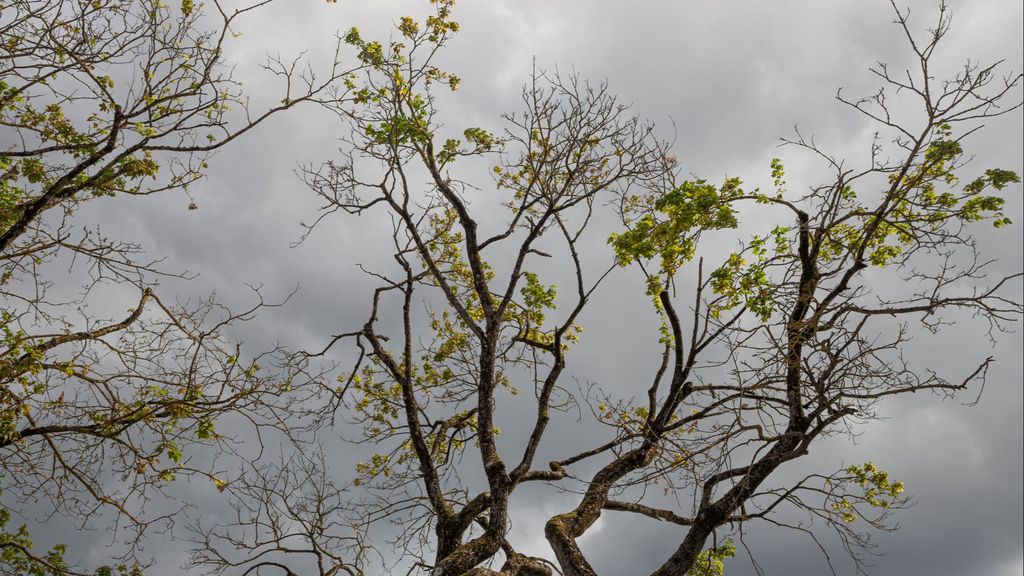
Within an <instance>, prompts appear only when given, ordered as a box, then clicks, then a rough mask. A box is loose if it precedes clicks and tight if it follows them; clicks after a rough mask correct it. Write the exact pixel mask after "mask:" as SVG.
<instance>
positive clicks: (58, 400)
mask: <svg viewBox="0 0 1024 576" xmlns="http://www.w3.org/2000/svg"><path fill="white" fill-rule="evenodd" d="M268 3H269V0H262V1H258V2H254V3H251V4H247V5H239V6H237V7H232V6H229V5H227V3H222V2H218V1H216V0H215V1H214V2H212V3H209V7H210V8H211V10H210V11H208V12H207V13H206V14H204V13H203V10H202V9H201V5H199V4H197V3H195V2H192V0H182V2H180V4H178V5H175V6H168V5H167V4H165V3H162V2H160V1H158V0H118V1H114V0H97V1H88V2H86V1H71V2H69V1H65V0H11V1H5V2H4V3H3V15H2V17H0V38H2V42H0V126H2V130H3V131H2V133H0V134H2V136H0V300H2V305H0V306H2V309H0V315H2V316H3V343H2V349H0V477H2V480H3V483H2V490H3V497H4V503H5V504H4V508H2V509H0V527H2V526H3V525H6V524H7V523H8V521H9V519H10V518H11V513H10V510H18V509H19V508H20V507H21V505H22V504H23V503H25V502H27V501H28V500H30V499H31V500H40V499H42V500H49V501H51V502H52V503H53V504H52V505H53V511H54V512H56V513H58V514H62V515H65V516H66V517H68V518H70V519H72V520H73V521H74V522H75V523H76V524H80V525H88V524H89V522H90V521H91V519H92V517H93V516H94V515H96V516H99V517H100V518H101V520H99V522H101V523H102V525H106V526H111V525H112V526H114V527H116V528H118V529H120V530H122V531H123V532H125V533H126V540H127V541H128V542H130V543H132V542H134V541H135V540H136V539H137V537H139V536H140V535H141V534H142V533H143V531H144V530H146V529H147V527H148V526H150V525H151V524H154V523H164V522H165V521H167V520H168V516H165V515H164V514H158V515H152V516H145V515H143V514H141V513H140V503H142V502H144V501H146V500H147V499H148V498H150V497H151V496H152V495H153V494H154V491H160V490H162V489H163V486H164V485H166V484H167V483H168V482H170V481H171V480H173V479H174V478H175V477H182V476H188V477H191V476H200V477H206V478H208V480H209V481H211V482H213V483H214V484H215V485H216V487H217V488H218V489H220V490H223V489H224V487H225V486H226V480H225V479H224V478H222V477H219V476H218V475H217V468H215V467H213V466H212V464H208V463H207V461H208V458H206V459H204V458H193V457H192V454H190V451H193V448H194V449H195V450H196V451H198V450H200V449H199V447H200V446H202V445H210V446H211V447H214V448H216V449H218V450H221V451H231V450H235V449H237V443H236V439H233V438H227V437H222V436H220V435H219V434H218V433H217V432H216V427H215V422H216V420H217V419H218V418H221V417H225V415H227V416H232V415H233V416H234V417H237V418H243V419H247V420H248V421H249V422H250V423H251V425H252V426H253V427H254V428H255V432H254V433H255V434H257V435H258V434H260V433H261V432H260V431H261V430H262V429H264V428H279V429H280V428H284V426H283V425H282V421H283V414H284V413H285V411H287V410H288V409H289V406H291V405H292V402H293V401H297V400H298V398H299V397H297V396H289V395H287V394H286V392H288V391H290V390H291V389H292V384H291V381H290V379H289V374H290V372H289V370H288V369H283V370H281V371H275V370H267V369H266V368H262V369H261V367H260V363H261V362H262V363H264V364H267V363H269V362H271V361H272V358H274V352H273V351H271V352H267V353H262V354H261V353H253V352H248V351H244V350H243V349H242V348H241V346H240V344H238V343H235V342H232V341H231V339H230V338H229V327H230V326H231V325H234V324H238V323H240V322H244V321H245V320H247V319H249V318H250V317H252V315H253V314H254V313H255V312H256V311H257V310H258V309H259V308H261V307H264V306H265V305H266V304H265V303H264V302H263V299H262V297H259V294H258V292H257V293H256V300H257V302H256V304H255V305H254V306H252V307H251V308H249V309H247V310H244V311H241V312H232V311H230V310H229V309H227V308H225V307H224V306H222V305H220V304H218V303H217V302H215V301H214V300H212V299H210V300H206V301H199V302H186V303H183V304H182V303H177V304H174V303H172V301H171V300H167V301H165V300H164V299H162V298H161V297H160V296H159V295H158V292H159V289H158V283H159V280H160V278H161V277H168V276H177V277H187V274H183V273H172V272H168V271H166V270H163V269H162V268H161V266H160V265H159V260H147V259H146V258H145V256H144V254H143V252H142V248H141V246H139V245H138V244H137V243H135V242H132V241H123V240H115V239H110V238H108V237H106V236H105V235H104V234H103V233H101V232H100V231H98V230H90V229H82V230H78V229H77V226H76V225H75V219H74V214H75V212H76V210H78V208H79V207H80V206H81V205H83V204H84V203H86V202H97V201H108V202H109V200H106V199H108V198H109V197H118V196H122V197H123V196H125V195H148V194H155V193H163V192H182V191H183V192H184V193H185V194H188V188H189V185H191V184H194V183H195V182H197V181H198V180H199V179H200V178H202V176H203V173H204V171H205V170H206V168H207V161H208V159H209V158H210V156H211V155H212V154H213V153H214V152H215V151H217V150H218V149H220V148H221V147H223V146H225V145H226V144H228V143H230V142H232V141H233V140H235V139H236V138H238V137H239V136H241V135H242V134H245V133H246V132H248V131H250V130H252V129H253V128H255V127H256V126H258V125H259V124H261V123H262V122H263V121H264V120H265V119H267V118H268V117H270V116H272V115H275V114H277V113H280V112H282V111H285V110H287V109H289V108H292V107H293V106H295V105H297V104H300V103H303V102H319V103H322V104H327V103H330V102H335V101H338V100H340V99H343V98H344V97H345V91H344V90H343V89H339V88H338V86H337V83H336V81H337V80H338V79H339V78H340V77H341V76H342V75H343V74H344V73H347V71H343V70H341V69H340V67H339V66H340V64H339V60H338V59H337V58H336V59H335V60H333V61H332V66H331V67H330V68H329V69H328V70H326V72H325V73H322V74H319V75H318V74H316V73H314V71H313V69H312V68H306V69H303V68H301V67H300V66H299V64H300V63H299V61H284V60H281V59H268V61H267V62H266V63H265V64H264V65H263V68H264V69H265V71H267V72H268V73H270V74H273V75H276V76H277V77H279V79H280V80H281V81H282V84H283V87H282V91H281V95H280V102H279V103H278V104H275V105H273V106H271V107H268V108H266V109H263V110H259V111H254V110H251V109H250V106H249V104H248V97H247V96H246V94H245V93H244V92H243V91H242V89H241V86H240V84H239V83H238V82H236V81H235V80H234V79H233V78H232V69H231V67H230V66H229V63H228V62H226V61H225V58H224V52H225V49H226V47H227V44H228V42H229V40H230V38H231V37H232V35H233V34H234V27H235V26H236V24H237V22H238V21H239V20H240V18H241V17H243V16H245V15H247V14H248V13H250V12H253V11H255V10H258V9H259V8H261V7H263V6H265V5H267V4H268ZM340 45H341V44H340V43H339V46H340ZM335 56H337V54H336V55H335ZM188 207H189V209H194V208H196V206H195V204H194V203H193V202H190V203H189V205H188ZM60 268H64V269H68V268H70V270H71V274H70V276H69V275H68V272H67V271H66V270H65V271H63V272H61V271H60ZM58 278H59V279H58ZM97 291H98V292H100V293H101V294H106V295H116V296H120V297H121V298H124V294H125V293H127V294H128V296H127V298H129V299H133V300H132V303H131V304H129V305H128V306H126V307H129V310H128V311H127V312H126V313H124V314H123V315H122V316H120V317H117V318H113V319H109V320H106V319H104V318H102V317H99V318H97V317H93V316H91V315H89V314H88V313H87V311H86V306H88V304H89V303H90V302H93V301H94V298H93V297H92V296H93V294H94V293H95V292H97ZM114 480H116V481H114ZM8 507H9V508H10V510H9V509H8ZM110 512H113V515H110ZM0 547H2V548H3V550H2V560H0V563H2V566H3V567H2V571H3V572H4V573H11V572H13V573H18V574H21V573H31V574H40V575H42V574H65V573H77V572H74V571H72V570H71V569H70V568H69V567H68V565H67V564H66V563H65V562H64V560H63V547H58V548H55V549H54V550H53V551H51V552H49V553H46V554H37V553H35V552H32V550H31V539H30V536H29V534H28V532H27V529H26V528H25V527H24V526H23V527H22V528H20V529H18V530H16V531H13V532H2V533H0ZM131 552H132V548H131V547H130V548H129V549H128V552H127V554H129V555H130V554H131ZM131 569H132V568H131V563H130V562H128V563H127V567H125V568H124V570H131ZM136 569H137V568H136ZM103 570H106V572H105V573H108V574H109V573H110V569H109V568H105V569H103ZM103 570H101V572H102V571H103ZM126 573H127V572H126Z"/></svg>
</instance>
